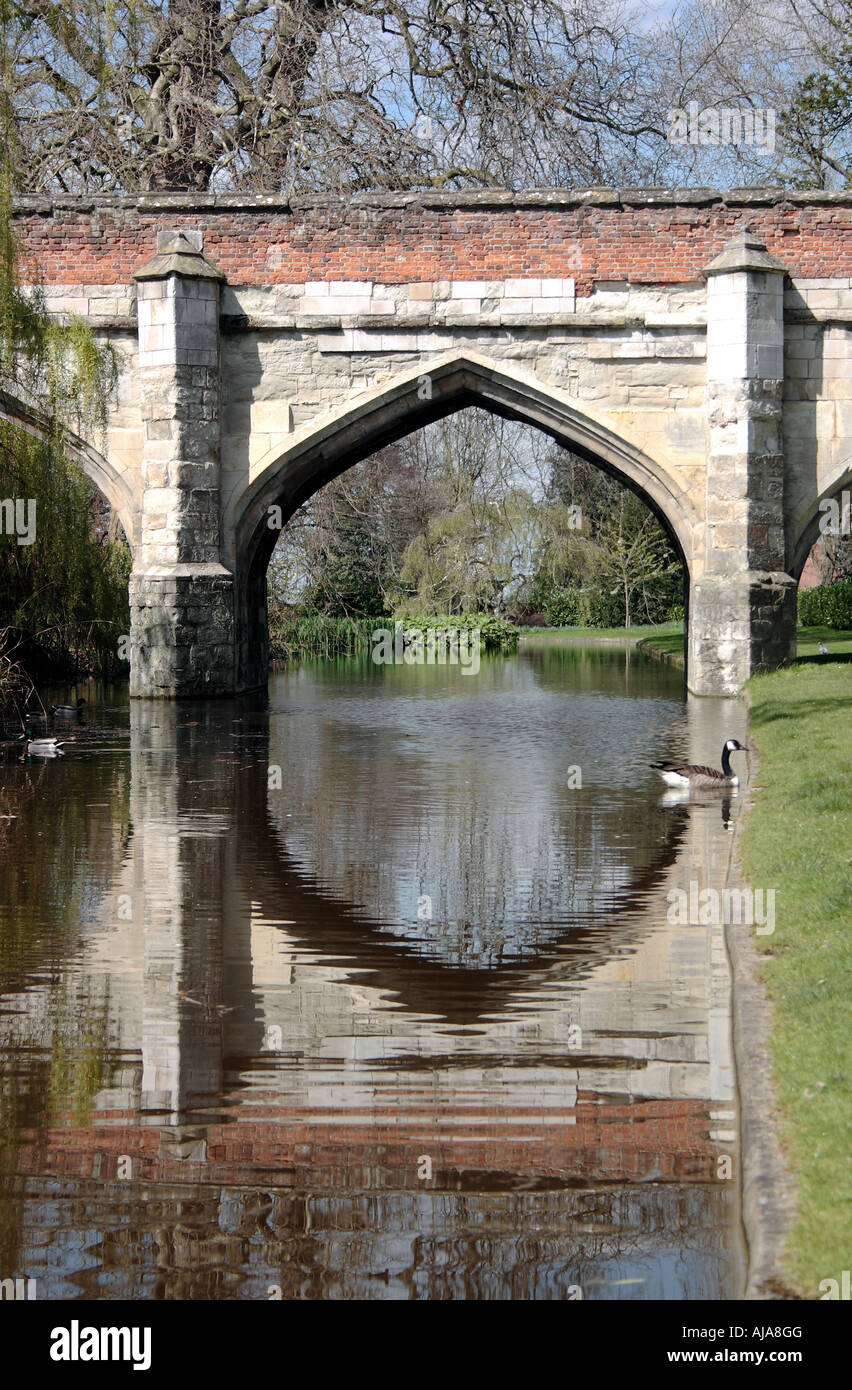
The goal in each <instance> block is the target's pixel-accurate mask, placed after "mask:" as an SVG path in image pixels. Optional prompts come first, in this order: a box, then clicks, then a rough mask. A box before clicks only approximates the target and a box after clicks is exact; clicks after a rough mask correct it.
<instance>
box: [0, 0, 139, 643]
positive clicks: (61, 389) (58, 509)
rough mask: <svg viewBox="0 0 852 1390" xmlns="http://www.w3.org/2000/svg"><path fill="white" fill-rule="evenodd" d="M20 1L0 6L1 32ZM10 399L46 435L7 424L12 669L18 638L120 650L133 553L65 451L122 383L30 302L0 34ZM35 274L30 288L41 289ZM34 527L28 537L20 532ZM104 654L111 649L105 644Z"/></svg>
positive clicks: (9, 407) (6, 576)
mask: <svg viewBox="0 0 852 1390" xmlns="http://www.w3.org/2000/svg"><path fill="white" fill-rule="evenodd" d="M8 5H9V0H0V20H3V19H5V17H6V15H7V14H8ZM0 28H1V29H2V32H0V59H2V69H3V85H2V89H0V129H2V134H3V150H2V154H0V399H1V400H2V402H3V405H4V410H5V413H6V415H7V416H9V415H11V414H13V411H14V403H15V402H17V403H21V404H22V405H23V406H24V407H26V409H27V410H28V412H29V414H30V420H31V423H35V422H37V421H39V420H40V421H41V422H42V425H41V433H40V435H38V436H37V435H36V434H34V433H32V432H27V431H25V430H24V429H22V428H21V427H20V426H19V425H18V424H15V423H13V422H12V420H11V419H9V418H4V419H2V420H0V498H2V499H3V517H2V520H3V526H2V530H0V604H2V609H0V612H2V626H3V629H4V631H5V633H6V657H7V659H8V658H9V655H10V649H9V631H10V630H12V631H13V632H14V634H15V637H14V638H13V640H14V641H18V642H19V641H20V637H21V634H26V635H27V636H28V637H29V639H33V638H38V639H39V640H40V642H41V643H42V645H44V646H48V647H52V648H53V651H54V653H59V652H61V651H62V649H63V648H66V649H67V647H68V645H69V643H70V642H78V641H79V640H80V638H81V635H83V634H85V633H86V632H87V631H88V632H89V633H92V632H93V629H94V628H96V627H102V628H105V627H106V626H108V625H112V627H113V629H115V628H117V631H115V630H113V631H111V632H110V635H109V640H110V642H111V645H112V647H113V650H114V648H115V644H116V638H117V635H118V633H119V632H121V631H127V622H128V618H127V599H126V580H127V570H128V565H127V558H128V552H127V550H126V546H121V545H119V544H117V543H116V542H114V541H113V540H112V539H111V538H110V534H109V530H108V527H106V526H102V528H101V534H100V535H98V534H96V530H95V528H94V525H93V522H94V516H95V506H94V497H95V494H94V489H92V488H91V486H90V485H89V483H88V482H87V480H86V479H85V478H84V477H83V475H82V473H81V472H80V471H79V469H77V468H76V467H75V466H74V465H73V464H72V463H70V462H69V460H68V458H67V456H66V453H65V450H64V444H65V440H66V437H67V433H68V431H69V430H70V429H72V428H73V429H77V430H79V429H80V428H81V426H82V425H83V424H84V422H85V425H86V427H87V430H88V431H89V432H92V431H94V430H96V429H97V427H98V426H102V425H103V424H104V423H105V418H106V406H107V401H108V399H109V395H110V393H111V391H112V389H113V387H114V385H115V380H116V371H117V368H116V360H115V357H114V354H113V352H112V351H111V349H109V348H104V347H99V346H98V345H97V344H96V343H95V341H94V339H93V337H92V335H91V333H90V331H89V329H88V327H87V326H86V324H85V323H84V322H83V321H82V320H79V319H75V318H71V319H69V320H68V321H67V322H60V321H59V320H58V319H56V318H53V317H51V316H50V315H49V314H48V313H47V312H46V311H45V308H44V301H43V296H42V294H41V291H40V288H39V286H38V284H35V285H34V286H31V287H30V288H28V289H27V290H26V291H24V290H23V289H22V287H21V284H20V277H19V267H18V257H17V251H16V247H15V242H14V237H13V235H12V230H11V218H10V203H11V189H12V181H13V160H14V158H15V145H14V126H13V122H12V118H11V104H10V98H9V83H8V78H9V55H8V53H7V52H6V51H5V49H4V48H3V46H2V45H3V38H4V37H5V34H6V27H5V25H0ZM31 278H32V277H31V275H30V274H29V273H28V279H31ZM22 519H25V521H26V531H25V534H24V535H22V534H21V527H20V522H21V520H22ZM91 645H93V646H94V647H100V646H102V645H103V644H102V643H101V642H99V641H97V640H95V641H94V642H93V643H91Z"/></svg>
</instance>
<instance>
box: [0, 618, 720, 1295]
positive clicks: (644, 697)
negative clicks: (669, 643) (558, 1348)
mask: <svg viewBox="0 0 852 1390" xmlns="http://www.w3.org/2000/svg"><path fill="white" fill-rule="evenodd" d="M744 734H745V712H744V709H743V707H742V706H741V705H740V704H739V702H737V701H731V700H718V701H717V700H702V701H698V700H692V699H687V700H686V701H685V700H684V697H683V692H682V676H681V674H680V673H679V672H677V671H675V670H673V669H672V668H671V667H667V666H664V665H661V664H659V663H657V662H655V661H653V660H651V659H649V658H647V657H644V656H642V655H641V654H639V653H637V652H634V651H627V650H624V649H621V648H618V647H601V646H598V647H594V646H579V645H573V644H572V645H557V646H548V647H545V646H536V645H534V644H531V645H530V646H529V647H528V648H526V649H525V650H523V651H522V653H521V655H520V656H519V657H518V658H516V659H499V658H498V659H493V660H487V661H484V662H483V664H482V669H481V671H480V672H479V674H478V675H476V676H474V675H462V673H461V671H460V670H459V669H458V668H416V667H375V666H373V665H372V664H370V663H369V662H365V663H360V664H359V663H357V662H348V663H336V664H335V663H316V664H309V665H305V666H302V667H300V668H298V669H293V670H288V671H286V672H285V673H283V674H280V675H278V676H276V677H275V678H274V679H273V680H272V682H271V683H270V688H269V696H268V700H267V699H266V698H265V697H264V698H263V699H261V698H260V697H258V696H254V697H252V698H250V699H242V700H238V701H229V702H217V703H211V704H206V705H191V704H159V703H154V702H134V703H133V705H132V706H130V705H129V704H128V702H127V698H126V693H124V692H122V691H119V690H108V691H103V692H101V696H100V698H98V696H97V693H94V692H93V693H92V695H91V701H90V704H89V706H88V707H87V709H86V711H85V713H84V716H83V718H82V720H81V721H79V724H77V725H75V726H74V727H73V728H71V731H70V734H69V737H71V738H72V739H73V740H74V741H73V742H72V743H69V745H68V750H67V754H66V756H65V757H64V758H61V759H51V760H47V761H41V760H37V759H35V758H33V759H30V760H28V761H25V760H23V759H22V758H21V756H20V753H19V752H18V751H17V750H6V753H5V760H3V761H0V779H2V786H0V816H2V817H3V819H0V1047H2V1068H3V1074H2V1086H0V1107H2V1108H0V1277H10V1276H13V1275H18V1276H23V1277H27V1278H35V1279H37V1281H38V1297H39V1298H40V1299H47V1298H50V1299H109V1298H143V1299H144V1298H157V1299H164V1298H179V1299H180V1298H200V1299H209V1298H221V1299H231V1298H240V1299H244V1298H255V1299H266V1298H269V1297H270V1296H277V1294H278V1293H279V1292H280V1296H282V1297H284V1298H353V1297H354V1298H370V1299H410V1298H498V1299H505V1298H521V1299H527V1298H569V1297H577V1296H582V1297H583V1298H586V1299H589V1298H592V1299H622V1298H629V1299H645V1298H667V1299H716V1298H723V1297H738V1296H739V1295H740V1293H741V1290H742V1283H743V1277H744V1257H743V1245H742V1238H741V1232H740V1225H739V1198H738V1143H737V1130H738V1124H737V1101H736V1090H735V1078H734V1075H733V1066H732V1057H731V1045H730V1011H729V993H730V978H729V972H728V962H727V956H726V952H725V946H724V934H723V928H721V927H718V926H717V927H710V926H689V925H683V926H681V925H676V924H673V923H671V922H670V921H669V920H668V917H669V916H670V915H671V914H670V912H669V900H668V898H667V894H669V893H670V891H671V890H672V889H673V888H682V889H684V890H687V891H688V889H689V886H690V883H696V884H697V885H698V887H699V888H704V887H707V886H716V887H722V886H723V885H724V884H728V885H730V884H732V883H733V882H734V881H735V879H734V877H733V875H734V874H735V872H736V870H735V865H734V864H733V862H732V852H731V846H732V827H733V824H734V822H735V820H736V817H737V815H738V814H739V801H738V798H737V797H733V798H732V799H731V800H730V801H727V800H723V799H720V798H718V797H716V798H715V799H710V800H705V802H704V803H703V804H694V803H692V804H691V803H688V802H687V803H684V802H682V801H677V799H675V800H674V801H672V799H671V797H670V795H665V794H664V789H662V787H661V784H660V782H659V780H658V779H657V778H656V776H655V774H653V773H652V772H650V771H649V769H648V763H649V762H651V761H652V760H654V759H656V758H661V757H675V756H680V755H686V756H688V757H689V758H691V759H693V760H697V761H702V762H705V761H711V762H714V763H716V764H717V765H718V759H719V750H720V748H721V744H722V742H723V740H724V739H725V738H726V737H728V736H734V737H740V738H744ZM725 1156H727V1159H726V1157H725ZM729 1170H730V1172H731V1173H732V1174H733V1176H732V1177H731V1178H726V1177H725V1176H724V1174H725V1173H726V1172H727V1171H729Z"/></svg>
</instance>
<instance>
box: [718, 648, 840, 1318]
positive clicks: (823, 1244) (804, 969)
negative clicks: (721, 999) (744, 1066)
mask: <svg viewBox="0 0 852 1390" xmlns="http://www.w3.org/2000/svg"><path fill="white" fill-rule="evenodd" d="M811 632H813V630H811ZM816 640H818V639H816V638H813V645H814V646H815V645H816ZM824 640H826V641H828V640H829V639H824ZM809 641H810V636H809V637H808V638H806V639H805V642H807V643H808V644H809ZM829 644H830V645H831V647H832V651H833V652H835V651H836V652H837V654H838V655H840V654H841V653H842V652H844V650H845V652H846V653H848V655H847V657H846V659H845V660H843V659H841V660H836V659H834V657H833V656H831V657H818V658H817V659H816V660H815V661H808V660H805V661H801V662H799V663H797V664H796V665H794V666H792V667H790V668H789V669H788V670H784V671H775V672H772V673H769V674H766V675H758V676H754V677H753V678H752V680H751V681H750V682H749V684H748V686H747V688H746V698H747V700H748V703H749V710H750V717H749V736H750V740H751V741H752V742H753V744H754V747H755V749H756V751H757V754H758V758H759V771H758V775H757V783H756V785H754V786H753V787H752V788H751V789H750V803H751V804H750V808H749V813H748V816H747V818H746V821H745V824H744V827H743V834H742V841H741V854H742V863H743V871H744V874H745V877H746V879H747V880H748V882H749V883H750V884H751V885H752V887H753V888H755V889H763V890H768V889H774V890H775V930H774V932H772V933H771V934H767V935H765V936H761V937H756V938H755V945H756V948H757V950H758V952H759V953H760V956H761V957H762V960H761V964H760V966H759V970H758V974H759V978H760V980H761V983H762V985H763V987H764V989H765V991H766V995H767V997H768V1000H769V1004H770V1011H771V1020H770V1032H769V1042H768V1046H769V1056H770V1061H771V1066H772V1076H773V1082H774V1088H775V1093H776V1096H777V1102H778V1108H779V1113H778V1114H777V1115H776V1116H775V1117H773V1123H774V1127H775V1129H776V1131H777V1133H778V1136H779V1139H780V1144H781V1148H782V1151H783V1154H784V1158H785V1160H786V1162H787V1163H788V1165H789V1167H790V1169H791V1172H792V1177H793V1181H794V1184H795V1203H794V1211H793V1214H792V1221H791V1224H790V1228H789V1232H788V1236H787V1240H786V1246H785V1250H784V1254H783V1257H782V1273H783V1278H784V1282H785V1283H787V1284H789V1285H791V1286H792V1287H793V1288H794V1289H795V1290H796V1291H797V1292H798V1293H800V1294H801V1295H802V1296H803V1297H805V1298H819V1297H820V1296H821V1293H820V1284H821V1283H822V1281H824V1280H827V1279H836V1280H838V1281H839V1280H840V1279H841V1276H842V1271H843V1270H844V1269H848V1267H849V1252H850V1249H852V1180H850V1169H849V1159H848V1150H849V1130H850V1112H852V1055H851V1054H850V1036H852V1003H850V995H851V994H852V936H850V927H852V906H850V905H852V860H850V850H849V846H850V828H852V826H850V812H849V807H850V793H849V786H850V781H852V745H850V742H849V715H850V712H852V633H838V632H834V633H832V634H831V635H830V643H829ZM802 645H805V643H802ZM800 650H801V647H800Z"/></svg>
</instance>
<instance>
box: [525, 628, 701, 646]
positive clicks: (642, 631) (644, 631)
mask: <svg viewBox="0 0 852 1390" xmlns="http://www.w3.org/2000/svg"><path fill="white" fill-rule="evenodd" d="M640 637H653V638H654V639H655V643H656V638H657V637H660V638H666V639H671V640H674V641H677V640H680V642H681V644H682V643H683V623H661V624H660V626H659V627H654V626H653V625H649V626H647V627H522V628H521V641H522V642H528V641H530V640H534V641H539V640H544V641H553V640H556V639H557V638H559V639H561V640H563V641H564V640H565V638H573V639H574V640H575V641H578V642H597V641H598V640H602V641H625V642H631V641H636V640H637V639H638V638H640Z"/></svg>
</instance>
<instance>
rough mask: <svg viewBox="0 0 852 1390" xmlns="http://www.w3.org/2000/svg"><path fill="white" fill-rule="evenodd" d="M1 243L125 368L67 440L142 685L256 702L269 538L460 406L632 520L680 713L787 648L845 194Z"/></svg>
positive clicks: (90, 215)
mask: <svg viewBox="0 0 852 1390" xmlns="http://www.w3.org/2000/svg"><path fill="white" fill-rule="evenodd" d="M14 225H15V228H16V233H17V236H18V240H19V245H20V248H21V253H22V258H23V262H24V264H25V265H27V264H29V265H32V266H34V267H37V269H38V274H39V276H40V278H41V281H42V283H43V285H44V288H45V292H46V295H47V305H48V308H49V309H50V310H51V311H52V312H55V313H57V314H65V313H76V314H81V315H83V316H85V317H86V318H87V319H88V321H89V323H90V324H91V326H92V327H93V329H94V330H95V331H96V333H97V334H98V335H103V336H104V337H106V338H109V339H110V340H111V341H112V342H113V343H114V345H115V348H116V351H117V352H118V354H119V357H120V360H121V364H122V372H121V379H120V385H119V390H118V396H117V399H116V400H115V401H114V402H113V405H112V408H111V411H110V417H109V422H108V428H107V429H106V431H105V433H104V435H103V437H99V438H89V439H77V440H74V441H73V448H74V451H75V455H76V457H77V458H78V461H79V462H80V463H81V465H82V467H83V469H84V471H85V472H86V473H87V474H88V475H89V477H91V478H92V479H93V480H94V481H95V483H96V484H97V485H98V487H99V488H101V489H102V491H103V492H104V493H105V494H106V496H107V497H108V499H109V501H110V503H111V504H112V506H113V507H114V508H115V510H116V511H117V513H118V515H119V517H120V519H121V522H122V524H123V526H124V530H125V532H126V534H127V538H128V541H129V543H130V546H131V549H132V552H133V574H132V579H131V611H132V631H131V638H132V642H131V654H132V656H131V692H132V693H133V694H134V695H136V696H148V697H151V696H158V697H167V698H168V697H177V696H191V695H199V694H202V695H203V694H207V695H228V694H232V693H234V692H238V691H243V690H250V689H253V688H256V687H259V686H262V685H263V684H264V683H265V681H266V675H267V659H268V658H267V631H266V568H267V564H268V561H269V558H270V555H271V553H272V550H273V548H274V545H275V541H276V540H277V538H278V535H279V533H280V527H281V525H282V524H286V522H287V520H288V519H289V517H290V516H292V514H293V512H294V510H295V509H296V508H297V507H299V506H300V505H301V504H302V503H303V502H304V501H305V500H306V499H307V498H309V497H310V496H311V495H312V494H313V493H314V492H315V491H316V490H317V489H318V488H319V487H321V486H322V485H323V484H324V483H326V482H328V481H329V480H330V479H331V478H333V477H335V476H336V475H337V474H339V473H341V472H342V471H343V470H344V469H346V468H349V467H350V466H351V465H352V464H354V463H357V462H358V461H359V460H361V459H363V458H365V457H367V456H368V455H370V454H372V453H374V452H375V450H377V449H378V448H380V447H381V446H382V445H385V444H387V443H389V442H391V441H393V440H395V439H398V438H400V437H401V436H403V435H405V434H408V433H410V432H411V431H412V430H415V429H417V428H419V427H421V426H423V425H425V424H427V423H428V422H430V421H432V420H435V419H437V418H439V417H441V416H445V415H447V414H450V413H451V412H453V411H456V410H459V409H461V408H463V407H465V406H470V405H479V406H482V407H484V408H486V409H489V410H492V411H495V412H497V413H499V414H501V415H503V416H508V417H511V418H513V419H516V420H520V421H524V422H527V423H529V424H531V425H535V426H538V427H539V428H541V429H542V430H544V431H545V432H546V433H548V434H549V435H551V436H552V437H553V438H555V439H557V440H558V441H559V442H560V443H562V444H564V445H565V446H567V447H569V448H571V449H573V450H574V451H575V452H576V453H578V454H580V455H582V456H584V457H586V458H588V459H590V460H592V461H593V462H595V463H596V464H599V465H600V466H601V467H602V468H604V469H606V470H607V471H609V472H610V473H612V474H615V475H616V476H617V477H619V478H620V479H622V480H623V481H624V482H625V483H627V484H629V485H630V486H631V487H632V488H634V489H635V490H636V491H637V492H638V493H640V494H641V496H642V497H643V498H644V499H645V500H646V501H647V502H648V503H649V504H650V506H651V507H652V508H653V509H654V510H655V512H656V513H657V515H658V516H659V517H660V519H661V520H662V521H663V523H664V524H665V526H666V528H667V530H668V532H669V534H670V535H671V537H672V538H673V540H674V542H675V544H676V546H677V549H678V550H679V552H680V555H681V557H682V559H683V562H684V565H685V568H686V572H687V573H688V576H689V584H688V610H687V611H688V643H687V648H688V650H687V680H688V684H689V686H690V688H691V689H692V690H693V691H694V692H696V693H698V694H721V693H733V692H736V691H737V690H739V689H740V688H741V686H742V685H743V683H744V681H746V680H747V679H748V677H749V675H750V674H751V672H752V671H754V670H756V669H758V668H772V667H774V666H776V665H778V664H779V663H780V662H783V661H785V660H787V659H789V658H790V657H792V656H793V655H794V653H795V615H796V585H797V580H798V576H799V574H800V573H801V569H802V567H803V565H804V562H805V559H806V557H807V555H808V552H809V550H810V548H811V546H812V544H813V542H814V540H815V539H816V537H817V535H818V529H819V521H820V518H821V515H822V513H821V511H820V505H819V504H820V501H821V500H822V499H825V498H827V497H831V496H836V495H837V494H839V493H840V492H841V491H842V490H843V488H844V487H846V486H848V485H849V484H850V482H852V469H850V456H851V455H852V448H850V433H852V379H850V376H849V372H848V368H847V362H848V358H849V343H850V332H852V279H850V272H852V194H850V193H848V192H847V193H841V194H825V193H790V192H786V191H785V192H782V191H780V190H773V189H758V190H754V189H752V190H734V191H733V192H729V193H717V192H713V191H712V190H706V189H704V190H697V191H683V190H678V191H676V192H671V191H666V190H664V189H646V190H632V191H631V190H626V191H625V190H622V191H612V190H601V189H586V190H574V191H555V192H540V193H539V192H536V193H526V194H512V193H506V192H486V193H480V192H476V193H446V194H428V195H427V194H378V195H359V196H357V197H353V198H351V199H345V200H344V199H338V198H316V199H312V200H294V201H292V202H286V201H284V200H283V199H281V198H278V197H265V196H257V197H251V198H245V197H242V196H237V195H207V196H197V195H193V196H192V197H188V196H186V195H176V194H172V195H156V196H154V195H145V196H136V197H107V196H103V197H98V198H95V199H88V200H86V201H83V200H80V199H73V198H58V199H55V200H53V201H52V202H47V201H43V200H39V199H24V200H21V201H20V202H19V203H18V204H17V205H16V208H15V221H14ZM0 409H2V412H3V413H4V414H5V415H7V416H8V417H10V418H13V419H16V420H17V421H18V422H19V423H23V424H25V425H26V426H27V427H28V428H30V429H32V430H36V431H37V430H38V429H39V428H40V427H41V425H40V422H39V420H38V419H37V418H36V417H35V416H34V415H32V414H30V413H29V412H28V410H27V408H26V405H25V404H24V403H23V402H21V401H17V400H15V399H13V398H11V397H9V396H5V397H3V399H2V401H0Z"/></svg>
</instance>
